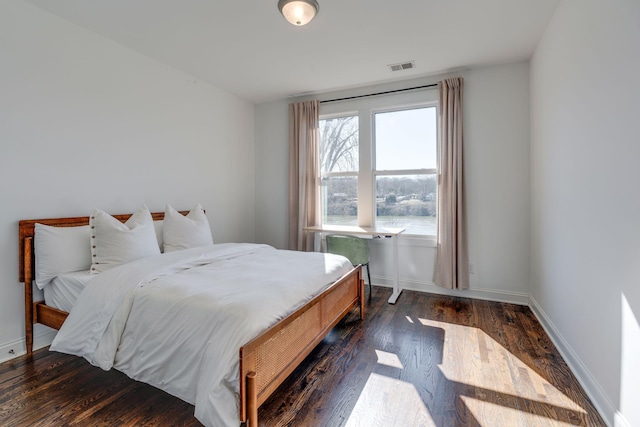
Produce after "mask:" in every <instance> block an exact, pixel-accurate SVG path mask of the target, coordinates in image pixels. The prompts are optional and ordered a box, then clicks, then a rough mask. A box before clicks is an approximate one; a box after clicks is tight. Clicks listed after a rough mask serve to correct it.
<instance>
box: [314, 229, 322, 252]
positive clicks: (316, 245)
mask: <svg viewBox="0 0 640 427" xmlns="http://www.w3.org/2000/svg"><path fill="white" fill-rule="evenodd" d="M321 244H322V233H319V232H317V231H314V232H313V250H314V251H315V252H320V246H321Z"/></svg>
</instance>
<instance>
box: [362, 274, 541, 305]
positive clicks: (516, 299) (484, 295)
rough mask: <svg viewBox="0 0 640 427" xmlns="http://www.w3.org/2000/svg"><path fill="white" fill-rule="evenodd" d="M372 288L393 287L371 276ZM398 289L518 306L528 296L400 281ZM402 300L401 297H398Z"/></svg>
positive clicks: (388, 281) (383, 278) (389, 283)
mask: <svg viewBox="0 0 640 427" xmlns="http://www.w3.org/2000/svg"><path fill="white" fill-rule="evenodd" d="M365 276H366V275H365ZM371 282H373V285H374V286H384V287H387V288H390V287H393V280H392V279H389V278H388V277H382V276H373V277H372V278H371ZM400 288H401V289H407V290H409V291H418V292H428V293H431V294H438V295H448V296H455V297H462V298H474V299H481V300H486V301H497V302H507V303H511V304H518V305H528V304H529V294H527V293H525V292H513V291H503V290H500V289H465V290H458V289H446V288H442V287H440V286H438V285H436V284H435V283H433V282H426V281H425V282H418V281H408V280H401V281H400ZM400 298H402V296H400Z"/></svg>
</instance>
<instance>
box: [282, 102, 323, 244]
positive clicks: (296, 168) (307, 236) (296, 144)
mask: <svg viewBox="0 0 640 427" xmlns="http://www.w3.org/2000/svg"><path fill="white" fill-rule="evenodd" d="M319 109H320V103H319V102H318V101H307V102H299V103H295V104H289V249H291V250H298V251H312V250H313V238H312V237H313V234H312V233H306V232H304V230H303V228H304V227H306V226H310V225H316V224H317V222H318V221H319V218H320V212H319V209H320V202H319V199H318V198H319V193H318V181H317V180H318V177H319V176H320V174H319V169H320V164H319V161H320V160H319V158H320V154H319V146H318V144H319V139H320V135H319V132H318V122H319Z"/></svg>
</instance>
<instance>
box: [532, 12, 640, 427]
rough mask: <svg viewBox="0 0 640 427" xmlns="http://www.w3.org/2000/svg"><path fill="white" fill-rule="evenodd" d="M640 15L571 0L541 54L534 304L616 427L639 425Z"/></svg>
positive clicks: (536, 80) (536, 86)
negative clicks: (639, 188) (639, 165)
mask: <svg viewBox="0 0 640 427" xmlns="http://www.w3.org/2000/svg"><path fill="white" fill-rule="evenodd" d="M639 22H640V2H638V1H637V0H610V1H606V2H604V1H600V0H564V1H563V2H562V3H561V4H560V6H559V8H558V10H557V11H556V14H555V15H554V17H553V19H552V21H551V22H550V24H549V26H548V28H547V30H546V32H545V34H544V36H543V38H542V40H541V41H540V43H539V45H538V47H537V49H536V52H535V54H534V56H533V58H532V61H531V98H532V103H531V105H532V107H531V131H532V132H531V135H532V138H531V177H532V178H531V188H532V191H531V196H532V197H531V200H532V202H531V204H532V210H531V217H532V244H531V260H532V261H531V278H532V289H531V293H532V306H533V308H534V309H535V310H536V312H537V314H538V317H539V318H540V319H541V320H542V321H543V322H544V323H545V325H546V327H547V330H548V331H549V332H550V334H551V335H552V337H553V338H554V340H555V342H556V343H557V344H559V347H560V350H561V351H562V352H563V356H564V357H565V359H567V361H568V362H569V363H570V365H571V367H572V369H573V371H574V372H575V373H576V374H577V376H578V377H579V379H580V380H581V381H582V383H583V385H584V386H585V388H586V389H587V390H588V391H589V393H590V394H591V397H592V400H593V401H594V403H595V404H596V405H597V406H598V408H599V410H600V412H601V413H602V414H603V416H605V417H606V419H607V421H608V423H609V425H613V423H614V421H613V420H614V417H617V419H616V423H617V424H618V425H625V422H626V423H627V425H634V426H637V425H640V407H639V406H638V403H639V402H640V386H639V385H638V384H640V376H639V372H638V368H637V367H638V366H639V365H638V364H639V363H640V362H639V361H640V341H638V339H639V338H640V332H639V331H640V327H639V326H638V319H640V262H639V261H638V260H639V256H640V227H639V226H638V212H639V211H640V192H639V191H638V184H639V183H640V168H639V167H638V159H640V137H639V136H638V135H639V134H640V132H639V131H640V128H639V126H638V123H639V119H640V80H638V73H639V70H640V55H639V53H640V24H639ZM623 336H624V337H626V338H625V339H624V340H623V338H622V337H623ZM631 337H635V340H634V339H633V338H631ZM633 366H635V369H633V368H632V367H633ZM616 413H617V415H616Z"/></svg>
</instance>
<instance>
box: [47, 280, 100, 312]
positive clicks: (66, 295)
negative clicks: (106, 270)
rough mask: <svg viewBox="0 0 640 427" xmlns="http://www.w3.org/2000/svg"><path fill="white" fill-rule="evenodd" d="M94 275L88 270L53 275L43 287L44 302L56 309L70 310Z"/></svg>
mask: <svg viewBox="0 0 640 427" xmlns="http://www.w3.org/2000/svg"><path fill="white" fill-rule="evenodd" d="M94 277H96V276H95V274H90V273H89V270H87V271H76V272H73V273H65V274H60V275H59V276H56V277H54V278H53V279H51V281H50V282H49V283H48V284H47V286H45V287H44V302H45V304H47V305H48V306H49V307H54V308H57V309H58V310H62V311H67V312H69V311H71V308H72V307H73V305H74V304H75V303H76V300H77V299H78V296H80V293H81V292H82V290H83V289H84V288H85V287H86V286H87V283H89V281H90V280H91V279H93V278H94Z"/></svg>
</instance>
